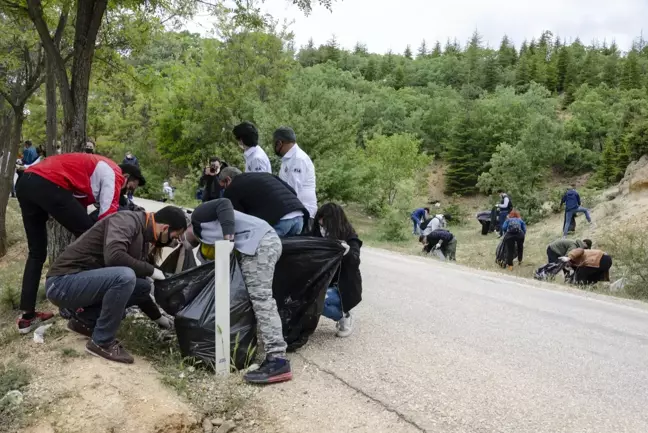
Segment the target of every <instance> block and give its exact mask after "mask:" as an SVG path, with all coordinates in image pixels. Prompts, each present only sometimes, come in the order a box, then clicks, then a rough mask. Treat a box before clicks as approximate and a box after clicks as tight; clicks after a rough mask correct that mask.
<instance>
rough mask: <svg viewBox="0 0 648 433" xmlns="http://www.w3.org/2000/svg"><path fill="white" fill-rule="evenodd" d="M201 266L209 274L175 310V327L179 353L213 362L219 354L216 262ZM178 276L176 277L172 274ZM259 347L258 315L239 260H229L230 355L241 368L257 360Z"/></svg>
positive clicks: (234, 363)
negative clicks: (255, 312)
mask: <svg viewBox="0 0 648 433" xmlns="http://www.w3.org/2000/svg"><path fill="white" fill-rule="evenodd" d="M196 270H200V272H201V273H204V274H206V275H208V276H209V277H210V279H209V281H208V282H207V284H205V285H204V286H203V290H202V291H201V292H200V293H198V295H197V296H196V297H195V298H194V299H193V300H192V301H191V302H189V304H188V305H187V306H186V307H184V308H183V309H182V310H180V311H179V312H178V314H176V317H175V329H176V334H177V335H178V343H179V345H180V353H182V355H183V356H189V357H193V358H197V359H200V360H202V361H203V362H204V363H205V364H206V365H210V366H213V365H214V362H215V357H216V344H215V335H216V332H215V326H216V318H215V315H214V302H215V296H214V285H215V279H214V263H213V262H209V263H206V264H204V265H202V266H200V267H198V268H196ZM172 278H175V277H172ZM256 348H257V336H256V317H255V316H254V311H253V310H252V303H251V302H250V297H249V295H248V292H247V288H246V287H245V282H244V281H243V274H242V273H241V268H240V267H239V264H238V262H237V261H236V259H235V258H234V256H232V258H231V261H230V357H231V360H230V362H231V364H232V365H234V366H235V367H236V368H238V369H243V368H247V367H248V366H249V365H250V364H251V363H252V362H254V356H255V352H256Z"/></svg>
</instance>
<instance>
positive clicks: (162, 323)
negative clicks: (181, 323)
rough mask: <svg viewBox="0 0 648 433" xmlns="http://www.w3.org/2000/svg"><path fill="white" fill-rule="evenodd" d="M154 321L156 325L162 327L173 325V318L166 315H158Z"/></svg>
mask: <svg viewBox="0 0 648 433" xmlns="http://www.w3.org/2000/svg"><path fill="white" fill-rule="evenodd" d="M155 323H157V324H158V326H159V327H160V328H162V329H171V328H172V327H173V320H172V319H169V318H168V317H166V316H162V317H160V318H159V319H157V320H156V321H155Z"/></svg>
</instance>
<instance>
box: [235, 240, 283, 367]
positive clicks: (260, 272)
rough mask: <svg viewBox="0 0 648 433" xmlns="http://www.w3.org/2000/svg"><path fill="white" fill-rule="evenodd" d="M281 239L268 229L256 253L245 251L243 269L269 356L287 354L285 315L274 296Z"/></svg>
mask: <svg viewBox="0 0 648 433" xmlns="http://www.w3.org/2000/svg"><path fill="white" fill-rule="evenodd" d="M281 249H282V247H281V240H280V239H279V236H277V234H276V233H275V232H274V230H273V231H270V232H268V233H267V234H266V235H265V236H264V237H263V238H262V239H261V242H260V243H259V247H258V248H257V251H256V254H255V255H253V256H248V255H245V254H243V253H241V260H240V263H241V272H242V273H243V280H244V281H245V285H246V286H247V290H248V293H249V294H250V301H252V308H253V309H254V315H255V316H256V319H257V323H258V328H259V333H260V334H261V341H262V342H263V347H264V349H265V353H266V357H268V358H284V357H285V356H286V347H287V345H286V342H285V341H284V338H283V331H282V327H281V318H280V317H279V311H278V310H277V303H276V302H275V300H274V298H273V297H272V279H273V277H274V270H275V265H276V264H277V260H279V257H281Z"/></svg>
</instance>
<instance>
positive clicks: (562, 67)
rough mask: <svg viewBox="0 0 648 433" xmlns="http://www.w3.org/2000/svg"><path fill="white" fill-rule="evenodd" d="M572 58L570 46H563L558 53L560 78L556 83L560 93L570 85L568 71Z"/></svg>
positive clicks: (558, 73)
mask: <svg viewBox="0 0 648 433" xmlns="http://www.w3.org/2000/svg"><path fill="white" fill-rule="evenodd" d="M571 64H572V59H571V55H570V53H569V48H568V47H565V46H563V47H561V48H560V52H559V53H558V64H557V70H558V71H557V75H558V80H557V83H556V90H557V91H558V93H563V92H564V91H565V90H566V88H567V87H568V86H569V84H570V83H569V82H568V78H569V77H568V71H569V70H570V69H571Z"/></svg>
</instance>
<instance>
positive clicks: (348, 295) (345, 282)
mask: <svg viewBox="0 0 648 433" xmlns="http://www.w3.org/2000/svg"><path fill="white" fill-rule="evenodd" d="M311 236H314V237H318V238H321V237H322V234H321V233H320V227H319V224H318V223H317V221H315V224H314V226H313V231H312V233H311ZM346 243H347V244H348V245H349V252H348V253H347V254H346V255H345V256H344V257H342V264H341V266H340V271H339V273H338V288H339V289H340V298H342V310H343V311H344V312H345V313H348V312H349V311H351V310H352V309H353V308H354V307H355V306H356V305H358V304H359V303H360V302H361V301H362V274H360V248H361V247H362V241H361V240H360V239H359V238H358V236H357V235H356V234H353V235H352V236H351V237H349V239H347V240H346ZM334 281H335V280H334Z"/></svg>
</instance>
